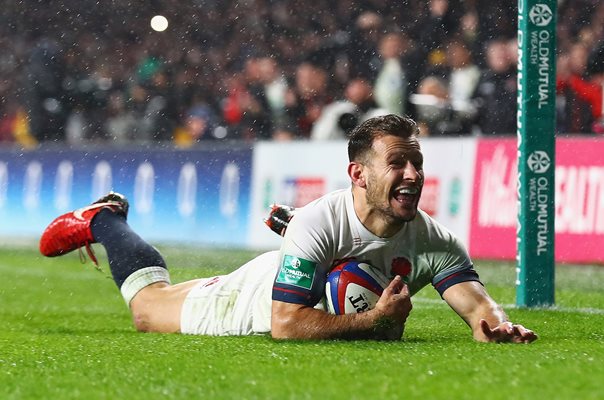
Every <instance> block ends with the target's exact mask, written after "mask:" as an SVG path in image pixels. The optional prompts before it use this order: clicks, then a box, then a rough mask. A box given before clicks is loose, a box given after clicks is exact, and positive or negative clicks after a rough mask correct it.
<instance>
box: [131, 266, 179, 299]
mask: <svg viewBox="0 0 604 400" xmlns="http://www.w3.org/2000/svg"><path fill="white" fill-rule="evenodd" d="M156 282H166V283H170V273H169V272H168V270H167V269H165V268H163V267H147V268H141V269H139V270H136V271H134V272H133V273H132V274H130V275H129V276H128V277H127V278H126V280H125V281H124V283H123V284H122V286H121V287H120V292H122V297H123V298H124V300H125V301H126V304H127V305H128V307H130V302H131V301H132V299H133V298H134V296H136V294H137V293H138V292H139V291H140V290H141V289H143V288H145V287H147V286H149V285H151V284H153V283H156Z"/></svg>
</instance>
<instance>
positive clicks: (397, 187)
mask: <svg viewBox="0 0 604 400" xmlns="http://www.w3.org/2000/svg"><path fill="white" fill-rule="evenodd" d="M370 157H371V158H370V160H369V161H368V162H367V163H366V165H365V177H366V189H367V191H366V202H367V205H368V206H370V207H372V208H373V209H374V210H375V211H378V212H379V213H381V214H382V215H383V216H384V217H386V218H387V219H389V220H393V222H407V221H411V220H412V219H413V218H415V216H416V214H417V205H418V203H419V198H420V195H421V192H422V187H423V184H424V170H423V163H424V157H423V155H422V152H421V150H420V147H419V142H418V141H417V139H416V138H409V139H405V138H400V137H397V136H391V135H384V136H382V137H379V138H376V139H375V140H374V142H373V152H372V153H371V155H370Z"/></svg>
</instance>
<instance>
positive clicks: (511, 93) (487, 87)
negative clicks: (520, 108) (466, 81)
mask: <svg viewBox="0 0 604 400" xmlns="http://www.w3.org/2000/svg"><path fill="white" fill-rule="evenodd" d="M517 86H518V83H517V81H516V65H515V64H514V63H513V60H512V59H510V54H509V48H508V42H507V40H505V39H494V40H491V41H489V42H488V43H487V45H486V68H485V69H484V70H483V71H482V73H481V77H480V80H479V81H478V85H477V87H476V92H475V93H474V96H473V99H474V101H475V102H476V105H477V107H478V118H477V124H478V127H479V129H480V132H481V133H482V134H483V135H502V134H505V135H511V134H515V133H516V96H517Z"/></svg>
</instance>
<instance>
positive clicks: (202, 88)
mask: <svg viewBox="0 0 604 400" xmlns="http://www.w3.org/2000/svg"><path fill="white" fill-rule="evenodd" d="M558 3H559V9H558V34H557V37H558V50H557V85H556V88H557V131H558V132H559V133H565V134H566V133H569V134H579V133H604V118H603V104H602V99H603V97H604V96H603V89H602V88H603V86H604V47H603V46H604V23H603V21H604V2H602V1H601V0H561V1H559V2H558ZM158 14H161V15H164V16H165V17H166V18H167V19H168V21H169V26H168V28H167V29H166V30H165V31H161V32H157V31H154V30H152V29H151V27H150V26H149V21H150V19H151V17H152V16H153V15H158ZM516 24H517V0H502V1H492V0H428V1H421V0H407V1H392V0H338V1H333V0H315V1H302V0H244V1H232V0H223V1H218V0H190V1H188V2H180V1H178V0H164V1H159V0H129V1H121V0H114V1H111V2H108V3H105V2H98V1H91V0H61V1H54V0H50V1H47V2H27V1H25V2H7V4H4V6H3V12H2V14H1V15H0V100H1V102H0V142H16V143H18V144H19V145H21V146H24V147H32V146H36V144H37V143H40V142H48V141H56V142H66V143H69V144H74V145H77V144H81V143H90V142H100V143H107V144H115V145H124V144H129V143H137V144H138V143H150V144H152V143H174V144H175V145H178V146H181V147H187V146H191V145H194V144H196V143H198V142H202V141H206V140H214V141H215V140H232V139H235V140H246V141H252V140H294V139H310V140H326V139H337V138H344V137H345V136H346V133H347V132H348V131H349V130H350V129H352V128H353V127H354V126H356V125H357V124H358V123H360V122H361V121H363V120H364V119H366V118H369V117H371V116H374V115H379V114H385V113H399V114H400V113H404V114H409V115H411V116H413V117H414V118H416V119H417V120H418V121H419V122H420V126H421V132H422V134H423V135H426V136H428V135H429V136H461V135H505V134H508V135H509V134H515V132H516V91H517V81H516V69H517V61H518V59H517V39H516V33H517V25H516Z"/></svg>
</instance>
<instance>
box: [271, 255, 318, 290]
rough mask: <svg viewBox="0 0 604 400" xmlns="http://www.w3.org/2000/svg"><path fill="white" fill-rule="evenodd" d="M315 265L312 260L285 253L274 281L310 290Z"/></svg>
mask: <svg viewBox="0 0 604 400" xmlns="http://www.w3.org/2000/svg"><path fill="white" fill-rule="evenodd" d="M316 267H317V263H315V262H313V261H309V260H305V259H303V258H299V257H294V256H289V255H285V256H284V257H283V263H282V264H281V268H280V269H279V274H278V275H277V279H276V282H277V283H283V284H286V285H294V286H298V287H301V288H304V289H309V290H310V288H311V286H312V282H313V278H314V276H315V270H316Z"/></svg>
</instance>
